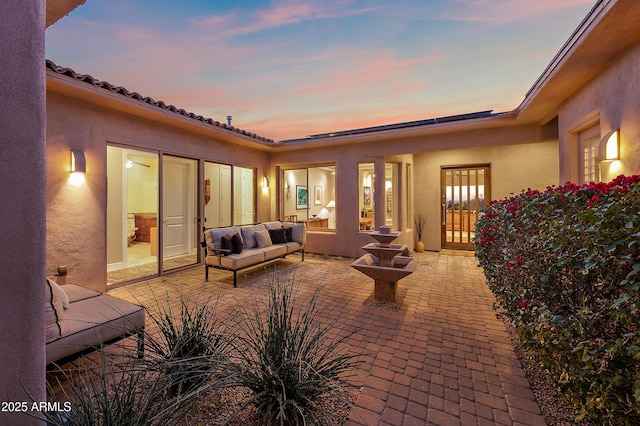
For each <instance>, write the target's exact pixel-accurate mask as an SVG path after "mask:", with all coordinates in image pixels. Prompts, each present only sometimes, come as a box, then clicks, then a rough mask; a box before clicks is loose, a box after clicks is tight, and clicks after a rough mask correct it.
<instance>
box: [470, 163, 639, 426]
mask: <svg viewBox="0 0 640 426" xmlns="http://www.w3.org/2000/svg"><path fill="white" fill-rule="evenodd" d="M474 244H475V247H476V256H477V259H478V261H479V264H480V266H481V267H482V268H483V270H484V274H485V277H486V279H487V283H488V285H489V287H490V288H491V290H492V291H493V293H494V294H495V296H496V305H497V306H496V307H497V308H498V309H499V310H500V312H501V313H502V314H504V315H506V316H507V317H508V318H509V319H510V320H511V321H512V322H513V323H514V325H515V327H516V328H517V330H518V333H519V335H520V338H521V342H522V344H523V346H524V347H525V348H527V349H528V350H530V351H531V352H532V353H534V354H535V355H536V356H537V359H538V360H539V362H540V363H541V364H542V365H543V367H544V368H545V369H546V370H547V371H548V373H549V374H550V376H551V377H552V379H553V380H554V381H555V383H556V384H557V386H558V387H559V388H560V389H561V390H562V391H563V392H564V393H565V394H566V395H568V396H569V397H570V398H571V400H572V401H573V403H574V404H575V406H576V407H577V408H578V409H579V412H580V418H584V419H590V420H594V421H596V422H598V423H605V424H639V423H640V310H639V307H640V292H639V290H640V274H639V273H640V177H639V176H629V177H627V176H619V177H618V178H616V179H614V180H613V181H612V182H609V183H590V184H586V185H576V184H571V183H569V184H566V185H564V186H561V187H550V188H547V190H546V191H542V192H541V191H536V190H527V191H525V192H523V193H522V194H520V195H517V196H514V197H510V198H507V199H504V200H501V201H498V202H493V203H492V204H491V205H490V206H489V207H488V208H487V210H486V211H485V214H484V215H483V217H481V218H480V219H479V220H478V222H477V224H476V237H475V240H474Z"/></svg>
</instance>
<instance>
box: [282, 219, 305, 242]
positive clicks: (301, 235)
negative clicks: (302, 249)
mask: <svg viewBox="0 0 640 426" xmlns="http://www.w3.org/2000/svg"><path fill="white" fill-rule="evenodd" d="M306 226H307V224H306V223H293V224H290V225H289V224H286V223H285V224H284V228H285V229H291V237H292V238H291V239H288V238H287V241H295V242H297V243H300V244H302V245H304V244H305V243H306V241H305V240H306V235H307V233H306V232H305V230H306Z"/></svg>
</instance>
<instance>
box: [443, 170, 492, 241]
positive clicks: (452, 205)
mask: <svg viewBox="0 0 640 426" xmlns="http://www.w3.org/2000/svg"><path fill="white" fill-rule="evenodd" d="M440 188H441V189H440V196H441V209H442V212H441V215H442V218H441V220H442V222H441V224H442V226H441V238H442V248H443V249H458V250H473V244H472V240H473V238H474V237H475V231H476V220H477V219H478V217H479V215H480V214H481V213H482V212H484V209H485V206H486V203H485V200H491V185H490V168H489V165H479V166H465V167H443V168H442V170H441V177H440Z"/></svg>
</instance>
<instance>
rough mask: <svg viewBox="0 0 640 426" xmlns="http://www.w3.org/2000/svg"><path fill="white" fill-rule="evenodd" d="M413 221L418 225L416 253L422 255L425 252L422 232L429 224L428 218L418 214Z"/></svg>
mask: <svg viewBox="0 0 640 426" xmlns="http://www.w3.org/2000/svg"><path fill="white" fill-rule="evenodd" d="M413 221H414V222H415V225H416V238H417V240H418V241H417V242H416V251H417V252H418V253H422V252H423V251H424V243H423V242H422V232H423V231H424V227H425V225H426V224H427V216H425V215H423V214H417V215H416V216H415V217H414V219H413Z"/></svg>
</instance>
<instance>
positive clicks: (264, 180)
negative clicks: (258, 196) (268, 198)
mask: <svg viewBox="0 0 640 426" xmlns="http://www.w3.org/2000/svg"><path fill="white" fill-rule="evenodd" d="M262 187H263V188H269V178H268V177H266V176H264V177H263V178H262Z"/></svg>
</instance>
